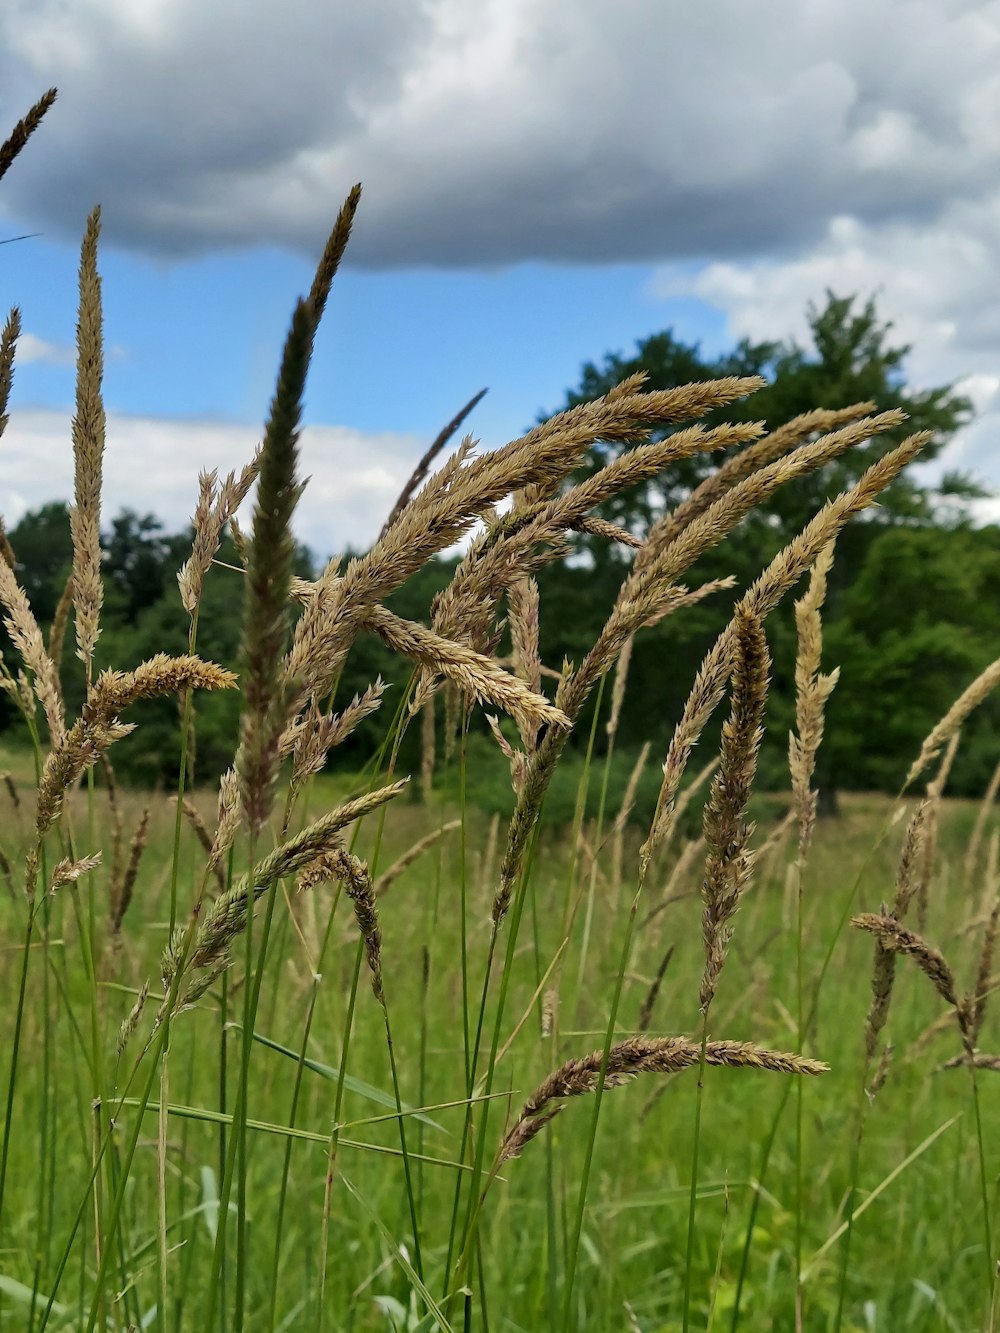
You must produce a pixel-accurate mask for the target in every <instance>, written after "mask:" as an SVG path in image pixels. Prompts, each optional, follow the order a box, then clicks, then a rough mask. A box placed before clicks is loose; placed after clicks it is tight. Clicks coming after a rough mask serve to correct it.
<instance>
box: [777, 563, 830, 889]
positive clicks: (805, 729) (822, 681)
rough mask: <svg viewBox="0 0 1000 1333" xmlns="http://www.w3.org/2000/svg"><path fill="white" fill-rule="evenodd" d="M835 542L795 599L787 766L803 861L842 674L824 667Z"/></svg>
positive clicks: (810, 836)
mask: <svg viewBox="0 0 1000 1333" xmlns="http://www.w3.org/2000/svg"><path fill="white" fill-rule="evenodd" d="M833 548H834V543H833V542H830V544H829V545H828V546H824V548H823V550H822V551H820V553H819V555H818V556H817V557H816V563H815V564H814V565H813V568H812V574H811V576H810V579H809V589H808V591H807V592H806V594H805V596H804V597H801V598H799V600H798V601H797V602H796V603H795V628H796V631H797V633H798V640H799V647H798V653H797V655H796V659H795V725H796V727H797V729H798V734H797V735H796V734H795V732H791V733H789V737H788V769H789V772H790V774H791V778H792V795H793V797H794V799H795V806H796V809H797V811H798V819H799V862H800V864H803V865H804V864H805V860H806V857H807V856H808V854H809V847H810V844H811V842H812V835H813V829H814V828H815V826H816V803H817V800H818V795H817V793H816V792H815V791H814V790H813V789H812V780H813V774H814V773H815V771H816V754H817V752H818V750H819V747H820V742H821V741H822V739H823V726H824V720H825V713H826V703H827V700H828V699H829V697H830V695H831V694H832V693H833V690H834V687H835V686H836V684H837V681H838V680H839V679H840V668H839V667H835V668H834V669H833V671H830V672H828V673H826V674H824V673H823V672H821V671H820V669H819V668H820V662H821V660H822V654H823V620H822V617H821V615H820V608H821V607H822V605H823V602H824V600H825V598H826V579H827V575H828V574H829V572H830V568H831V566H832V565H833Z"/></svg>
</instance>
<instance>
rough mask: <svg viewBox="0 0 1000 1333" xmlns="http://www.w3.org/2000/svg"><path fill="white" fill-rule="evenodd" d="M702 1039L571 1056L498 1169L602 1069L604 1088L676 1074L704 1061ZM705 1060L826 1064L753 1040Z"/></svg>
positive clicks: (625, 1045)
mask: <svg viewBox="0 0 1000 1333" xmlns="http://www.w3.org/2000/svg"><path fill="white" fill-rule="evenodd" d="M701 1054H702V1047H701V1043H700V1042H697V1041H691V1040H690V1039H689V1038H688V1037H630V1038H628V1039H627V1040H625V1041H622V1042H619V1043H618V1044H617V1045H615V1046H612V1047H611V1048H610V1050H609V1051H608V1053H607V1060H606V1061H605V1058H604V1051H592V1052H591V1053H590V1055H586V1056H584V1057H583V1058H582V1059H580V1060H568V1061H567V1062H566V1064H564V1065H561V1066H560V1067H559V1068H558V1069H556V1070H554V1071H553V1073H551V1074H550V1075H549V1076H548V1078H546V1079H545V1080H544V1081H543V1082H542V1083H540V1084H539V1086H538V1087H537V1088H536V1089H535V1091H534V1092H533V1093H532V1095H531V1096H530V1097H529V1098H528V1100H527V1101H526V1102H525V1104H524V1106H523V1107H522V1109H521V1113H520V1115H519V1116H518V1118H517V1120H516V1121H515V1122H514V1125H513V1126H512V1128H511V1129H510V1130H509V1131H508V1132H507V1134H506V1135H505V1136H504V1139H503V1142H502V1143H501V1145H500V1150H499V1153H498V1154H497V1162H496V1169H498V1168H499V1167H500V1166H501V1165H502V1164H503V1163H504V1162H506V1161H509V1160H510V1159H511V1158H513V1157H518V1156H519V1155H520V1154H521V1152H522V1151H523V1150H524V1148H525V1146H526V1145H527V1144H528V1143H529V1142H530V1141H531V1140H532V1139H533V1138H534V1137H535V1136H536V1135H537V1134H538V1132H539V1131H540V1130H541V1129H543V1128H544V1127H545V1125H547V1124H548V1123H549V1122H550V1121H551V1120H552V1119H553V1118H554V1117H555V1116H556V1115H558V1114H559V1112H560V1111H561V1110H562V1106H561V1105H553V1103H560V1102H563V1101H565V1100H566V1099H568V1098H571V1097H579V1096H582V1095H584V1094H586V1093H590V1092H594V1091H595V1090H596V1088H597V1087H598V1084H599V1081H600V1079H601V1071H602V1068H603V1070H604V1079H603V1082H604V1086H605V1087H607V1088H615V1087H619V1086H621V1084H623V1083H628V1082H629V1081H630V1080H631V1079H633V1078H634V1077H636V1075H638V1074H646V1073H659V1074H675V1073H679V1072H680V1071H681V1070H682V1069H689V1068H690V1067H691V1066H692V1065H697V1064H699V1063H700V1060H701ZM705 1063H706V1064H709V1065H727V1066H729V1067H730V1068H737V1069H760V1070H768V1071H771V1072H773V1073H781V1074H809V1075H816V1074H824V1073H826V1072H827V1069H828V1066H827V1065H825V1064H823V1063H822V1062H821V1061H819V1060H808V1059H806V1058H805V1057H803V1056H801V1055H791V1054H787V1053H786V1052H784V1051H771V1050H768V1049H767V1048H766V1047H763V1046H757V1045H756V1044H755V1043H753V1042H742V1041H710V1042H708V1043H707V1044H706V1046H705Z"/></svg>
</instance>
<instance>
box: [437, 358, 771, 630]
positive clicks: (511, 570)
mask: <svg viewBox="0 0 1000 1333" xmlns="http://www.w3.org/2000/svg"><path fill="white" fill-rule="evenodd" d="M714 383H716V382H714V381H709V384H708V386H704V385H703V386H699V387H702V388H704V387H710V386H711V385H712V384H714ZM731 383H732V384H736V385H740V386H741V387H743V388H746V387H747V386H748V385H749V386H751V387H753V386H755V384H756V381H733V382H731ZM686 387H691V386H686ZM649 396H650V397H652V396H653V395H649ZM759 433H760V427H759V426H758V425H754V424H752V423H751V424H743V423H740V424H737V425H730V426H720V427H717V428H716V429H714V430H710V431H706V430H705V429H704V428H703V427H701V426H694V427H691V428H689V429H687V430H683V431H678V432H677V433H675V434H673V435H670V436H669V437H668V438H667V439H665V440H661V441H658V442H657V443H655V444H648V445H637V446H636V447H635V448H634V449H631V450H629V451H628V452H627V453H624V454H622V455H620V456H619V457H618V458H616V459H614V460H613V461H612V462H611V463H608V464H607V465H606V466H605V467H604V468H602V469H601V470H600V471H599V472H597V473H595V474H594V475H593V476H591V477H589V478H587V479H586V480H585V481H583V482H581V483H579V484H578V485H575V486H571V487H569V488H568V489H567V490H566V491H564V492H563V493H562V494H560V495H558V496H556V497H555V498H553V499H551V500H549V501H548V502H544V503H543V502H536V503H534V504H529V503H527V502H523V503H520V504H515V507H514V509H513V510H512V511H511V512H510V513H509V514H506V515H504V516H503V517H502V518H500V519H498V520H497V521H496V523H495V524H493V525H492V527H491V528H490V529H489V530H488V531H487V532H486V533H485V534H484V535H483V536H482V537H481V538H480V539H479V540H478V541H477V542H475V543H473V545H472V547H471V548H470V549H469V551H468V552H467V554H466V556H465V558H464V559H463V561H462V562H461V564H460V565H459V567H458V569H457V570H456V571H455V576H454V578H453V579H452V582H451V584H450V585H449V587H448V588H446V589H445V590H444V592H442V593H441V594H439V595H438V597H437V598H436V599H435V604H434V616H433V624H434V628H435V629H436V630H437V631H438V633H444V634H447V635H449V637H452V638H461V639H464V640H466V641H467V642H469V643H472V644H473V645H475V646H480V645H481V644H482V642H483V641H484V640H485V639H486V637H487V635H488V632H489V631H488V626H489V622H490V620H491V619H492V617H493V615H494V612H495V607H496V604H497V602H498V600H499V598H500V596H501V594H502V592H503V591H504V590H505V588H506V587H508V586H509V584H510V583H511V582H512V581H513V580H514V579H515V578H517V577H519V576H523V575H525V574H527V573H528V572H530V571H532V570H535V569H538V568H540V567H541V566H542V565H544V564H546V563H548V562H550V561H552V560H554V559H557V558H559V557H560V556H562V555H564V554H565V552H566V546H565V535H566V533H568V532H570V531H574V530H580V525H581V524H582V523H584V520H585V519H586V518H587V511H588V510H590V509H592V508H594V507H595V506H596V505H599V504H601V503H602V502H603V501H605V500H607V499H609V498H610V497H611V496H613V495H616V494H618V493H619V492H620V491H622V490H625V489H627V488H628V487H630V486H633V485H635V484H637V483H638V482H639V481H642V480H644V479H647V478H649V477H653V476H656V475H658V474H659V473H660V472H662V471H663V469H664V467H666V466H667V464H668V463H670V462H673V461H676V460H677V459H679V458H685V457H688V456H689V455H691V454H693V453H696V452H699V451H703V450H709V451H714V450H716V449H721V448H727V447H729V446H730V445H732V444H734V443H738V442H740V441H743V440H746V439H749V438H754V437H755V436H756V435H758V434H759ZM536 489H537V488H536ZM527 493H529V494H530V493H531V490H530V488H529V491H528V492H527ZM584 526H586V524H584ZM612 526H613V525H612ZM604 535H605V536H607V537H609V538H610V539H612V540H616V541H617V540H621V538H622V536H623V534H622V533H620V532H619V531H618V529H613V530H612V531H606V532H605V533H604ZM642 546H643V544H642V543H640V557H641V553H642ZM640 557H637V559H638V558H640ZM655 609H656V608H655V607H652V608H651V611H652V610H655ZM638 623H643V622H642V621H640V622H638ZM638 623H637V625H636V628H638ZM619 647H620V645H619ZM615 656H617V653H616V654H615Z"/></svg>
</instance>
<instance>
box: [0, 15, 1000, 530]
mask: <svg viewBox="0 0 1000 1333" xmlns="http://www.w3.org/2000/svg"><path fill="white" fill-rule="evenodd" d="M904 19H905V21H904ZM779 32H780V34H781V41H780V42H779V41H776V40H775V34H776V33H779ZM665 68H668V69H669V71H670V78H669V79H665V78H664V69H665ZM52 84H54V85H57V86H58V87H59V89H60V95H59V99H58V101H57V102H56V104H55V106H54V107H53V109H52V110H51V111H50V113H49V115H48V117H47V119H46V122H45V123H44V124H43V125H42V127H41V129H40V130H39V132H38V134H37V135H36V137H35V139H34V140H33V141H32V142H31V144H30V145H29V148H28V149H27V150H26V152H25V154H24V155H23V156H22V158H21V159H19V161H18V162H17V163H16V164H15V166H14V167H13V168H12V170H11V171H10V173H9V174H8V176H7V177H5V179H4V181H3V183H2V186H0V237H2V236H7V235H9V236H14V235H18V234H19V233H21V232H27V231H39V232H41V233H42V235H41V236H40V237H37V238H34V239H31V240H26V241H23V242H18V243H17V244H14V245H10V246H3V247H0V277H2V281H3V304H5V305H6V306H8V307H9V306H10V305H12V304H15V303H16V304H18V305H19V306H20V307H21V309H22V313H23V320H24V328H25V337H24V339H23V340H22V345H21V349H20V359H19V363H18V367H17V370H16V379H15V392H14V395H13V400H12V416H11V423H10V426H9V427H8V430H7V433H6V435H5V438H4V441H3V445H2V448H3V459H4V466H3V467H0V511H2V512H3V513H4V515H5V517H6V519H7V522H8V523H9V524H12V523H14V522H16V520H17V518H18V517H19V515H20V513H22V512H23V511H24V509H25V508H26V507H29V506H33V505H35V504H38V503H41V502H43V501H44V500H47V499H52V498H62V497H63V496H65V495H66V494H68V491H69V485H70V482H69V478H70V470H69V436H68V418H69V412H70V410H71V404H72V394H73V348H72V344H73V330H74V324H75V305H76V265H77V257H78V248H79V240H80V237H81V235H82V232H83V227H84V224H85V221H86V217H87V214H88V212H89V210H90V208H91V207H92V206H93V205H94V204H95V203H98V202H100V203H101V205H102V209H103V228H104V230H103V236H102V243H101V253H100V261H99V262H100V269H101V273H102V276H103V292H104V302H105V317H106V333H107V342H108V349H109V354H108V361H107V369H106V403H107V407H108V411H109V435H108V440H109V443H108V463H107V467H106V477H107V507H108V509H110V510H112V511H113V510H114V509H116V508H117V507H119V506H120V505H123V504H128V505H131V506H132V507H134V508H137V509H139V510H142V511H146V510H153V511H154V512H156V513H158V514H159V515H160V516H161V517H162V518H163V520H164V521H165V522H166V523H167V524H168V525H169V526H171V527H175V526H179V525H180V524H182V523H183V522H184V521H185V520H186V518H187V516H188V515H189V514H190V511H191V508H192V506H193V503H194V498H195V494H196V474H197V471H198V469H199V467H218V468H220V469H222V470H228V469H229V468H231V467H238V466H240V465H241V464H242V462H243V461H245V459H246V458H247V457H248V456H249V454H250V452H251V451H252V449H253V446H254V444H255V442H256V439H257V437H258V434H259V430H260V427H261V423H262V421H263V418H264V414H265V412H266V407H267V402H268V399H269V397H270V394H271V391H272V388H273V381H274V373H275V367H276V364H277V359H278V354H279V350H280V346H281V341H282V338H283V335H284V332H285V329H286V326H287V322H288V318H289V315H290V311H291V309H292V305H293V303H294V299H295V297H296V296H297V295H298V294H299V293H300V292H302V291H304V290H305V289H307V287H308V285H309V282H310V281H311V276H312V266H313V262H314V260H315V257H316V255H317V254H318V253H319V250H320V248H321V246H322V242H323V239H324V237H325V234H326V231H327V230H328V228H329V226H330V223H331V221H332V219H333V217H334V216H335V214H336V210H337V207H338V206H339V203H340V201H341V199H342V198H343V196H344V195H345V194H346V192H347V189H348V188H349V187H350V185H351V184H353V182H354V181H355V180H356V179H361V180H362V181H363V182H364V186H365V193H364V196H363V199H362V204H361V208H360V210H359V214H358V218H357V223H356V228H355V236H354V238H353V239H352V243H351V247H350V249H349V252H348V262H347V264H346V265H345V268H344V269H343V271H342V272H341V274H340V275H339V276H338V279H337V283H336V286H335V289H334V294H333V297H332V299H331V302H330V305H329V307H328V310H327V315H326V319H325V324H324V328H323V331H322V333H321V336H320V339H319V342H318V346H317V352H316V357H315V360H314V364H313V371H312V376H311V380H310V386H309V394H308V403H307V421H308V423H309V425H308V428H307V430H306V433H305V436H304V440H303V448H304V454H305V470H306V471H307V472H309V473H311V475H312V478H313V481H312V485H311V488H310V491H309V492H308V493H307V497H306V499H305V500H304V501H303V504H302V508H301V512H300V518H299V527H300V536H302V537H303V538H304V539H305V540H307V541H309V542H310V543H311V544H312V545H313V546H314V547H316V549H317V550H318V551H319V552H320V553H321V554H323V555H326V554H329V553H330V552H331V551H333V550H336V549H340V548H341V547H342V546H344V545H347V544H352V545H359V544H363V543H365V542H366V541H368V540H370V538H371V537H372V535H373V534H374V533H375V532H376V531H377V529H378V527H379V525H380V523H381V519H382V517H383V515H384V513H385V511H386V509H387V508H388V507H389V505H390V504H391V503H392V500H393V498H394V496H395V494H396V492H397V491H398V489H399V487H400V486H401V485H402V482H403V481H404V480H405V478H406V476H407V475H408V473H409V471H410V468H411V466H412V463H413V461H414V460H415V458H416V457H417V456H418V454H419V453H420V452H421V451H422V449H423V447H424V446H425V444H426V443H427V441H428V440H429V439H430V438H431V437H432V436H433V435H434V434H435V433H436V432H437V430H438V429H439V427H440V426H441V425H442V424H443V423H444V422H445V421H446V420H447V419H448V418H449V417H450V416H451V415H452V414H453V412H454V411H455V410H456V409H457V408H458V407H459V406H460V405H461V404H462V403H463V402H464V401H465V400H466V399H467V398H468V397H470V396H471V395H472V394H473V393H474V392H475V391H476V390H477V389H479V388H481V387H483V386H484V385H486V386H489V394H488V395H487V397H486V399H485V400H484V401H483V403H482V404H481V405H480V406H479V408H478V409H477V410H476V413H475V415H474V416H473V418H471V419H470V423H469V428H470V429H471V430H472V431H473V433H475V434H476V435H477V436H479V437H480V438H482V439H483V441H484V443H487V444H490V445H493V444H497V443H501V442H503V441H504V440H505V439H508V438H511V437H512V436H513V435H516V434H517V433H519V432H520V431H521V430H523V429H524V428H525V427H526V426H527V425H529V424H530V423H531V422H532V421H533V420H534V418H535V416H536V414H537V412H538V411H539V410H541V409H543V408H548V409H555V408H557V407H558V406H559V405H560V402H561V399H562V396H563V393H564V392H565V390H566V388H567V387H569V386H570V385H571V384H573V383H574V382H575V381H576V379H577V376H578V373H579V368H580V365H581V363H582V362H583V361H584V360H587V359H599V358H600V357H601V356H602V355H603V354H604V353H605V352H606V351H609V350H625V351H628V350H631V348H632V346H633V344H634V342H635V340H636V339H638V338H641V337H643V336H645V335H648V334H650V333H652V332H655V331H658V330H660V329H663V328H666V327H671V326H672V327H673V329H674V331H675V333H676V334H677V335H678V336H679V337H681V338H683V339H685V340H687V341H692V342H700V343H701V344H702V346H703V348H704V350H705V351H707V352H716V351H719V350H721V349H723V348H724V347H727V346H730V345H732V344H733V343H734V342H735V341H736V340H737V339H738V338H739V337H741V336H749V337H753V338H785V337H789V336H795V337H798V338H800V339H804V337H805V332H806V330H805V317H804V312H805V308H806V305H807V303H808V302H809V301H820V302H821V301H822V299H823V294H824V291H825V290H826V288H828V287H832V288H834V289H835V290H837V291H838V292H840V293H845V294H846V293H850V292H858V293H860V294H861V295H862V296H863V297H864V296H867V295H869V294H872V293H876V294H877V296H878V300H879V307H880V310H881V311H882V312H883V314H884V315H885V316H886V317H889V318H892V319H893V320H894V321H895V322H896V327H897V332H898V335H899V338H900V340H901V341H908V342H911V343H913V345H914V353H913V356H912V357H911V360H910V366H909V370H910V375H911V378H912V380H913V382H914V383H915V384H918V385H931V384H940V383H948V382H954V381H959V382H960V383H961V385H962V387H963V389H964V390H965V391H967V392H969V393H970V394H971V395H972V397H973V398H974V400H975V401H976V404H977V407H978V409H979V414H978V417H977V420H976V422H975V423H974V424H973V425H972V426H971V427H970V428H969V429H967V430H966V431H965V432H963V434H962V436H961V437H960V438H959V439H957V440H956V442H955V443H954V444H953V446H952V447H951V450H950V452H949V454H948V455H947V456H946V457H945V459H944V460H943V465H944V466H958V467H963V468H966V469H968V470H971V471H973V472H974V473H976V474H977V475H978V476H979V477H980V478H981V479H982V480H984V481H986V482H987V483H992V484H997V485H1000V451H998V449H997V446H996V443H995V441H996V438H997V437H996V428H997V426H1000V315H998V313H997V302H996V300H995V290H996V280H995V275H996V272H997V261H998V260H1000V175H998V172H997V168H998V167H1000V6H998V5H997V4H996V3H966V2H965V0H935V2H934V3H930V0H928V3H921V0H905V3H904V0H864V2H863V3H862V0H837V3H833V0H816V3H815V4H812V5H809V6H802V5H801V4H799V3H798V2H797V0H762V3H761V4H760V5H759V6H754V7H748V6H746V5H744V4H742V3H740V2H739V0H712V2H711V3H707V4H706V5H704V6H700V7H686V8H681V7H676V6H674V7H671V6H664V5H660V4H658V3H655V2H654V0H627V3H615V4H612V3H611V0H576V2H575V3H574V4H572V5H570V4H569V2H568V0H531V3H529V2H528V0H473V2H471V3H462V4H460V3H458V0H423V2H422V3H420V4H413V3H410V0H369V3H368V5H366V6H365V7H364V8H363V9H358V8H357V7H353V8H351V9H350V10H348V9H347V8H346V7H341V6H338V5H334V6H330V5H328V4H323V3H319V0H288V2H287V3H286V4H285V5H283V6H282V7H281V8H280V11H277V10H275V7H273V6H267V5H265V4H264V3H263V0H244V2H243V3H237V0H218V3H216V4H214V5H213V6H209V7H206V6H196V5H195V4H194V3H193V2H192V3H189V2H188V0H144V3H142V4H137V3H134V0H30V3H29V0H12V3H11V4H10V5H8V6H5V7H4V10H3V12H2V13H0V89H2V93H0V110H2V114H3V116H4V118H5V120H6V122H7V123H8V124H9V125H12V124H13V122H14V121H15V120H16V119H17V118H18V116H20V115H21V114H23V112H24V111H25V110H26V109H27V107H28V106H29V105H30V104H31V102H32V101H33V100H34V99H35V98H36V97H37V96H38V95H39V94H40V93H41V92H42V91H43V90H44V89H45V88H46V87H48V86H49V85H52ZM293 94H294V95H293ZM994 512H996V511H995V507H992V506H991V505H990V504H987V506H985V508H984V514H987V515H992V514H993V513H994Z"/></svg>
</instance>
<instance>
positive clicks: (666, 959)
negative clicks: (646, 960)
mask: <svg viewBox="0 0 1000 1333" xmlns="http://www.w3.org/2000/svg"><path fill="white" fill-rule="evenodd" d="M676 947H677V946H676V945H675V944H671V946H670V948H669V949H668V950H667V952H666V953H665V954H664V955H663V957H662V958H661V959H660V966H659V967H658V968H657V969H656V976H655V977H654V978H653V981H652V984H651V985H650V987H649V990H648V991H647V992H646V998H645V999H644V1000H643V1002H642V1008H641V1009H640V1010H639V1019H638V1022H637V1023H636V1028H637V1029H638V1031H639V1032H648V1031H649V1025H650V1023H651V1022H652V1021H653V1010H654V1009H655V1008H656V1001H657V1000H658V999H659V995H660V987H661V986H662V985H663V978H664V977H665V976H666V975H667V968H668V967H669V966H670V960H671V958H673V956H674V950H675V949H676Z"/></svg>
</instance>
